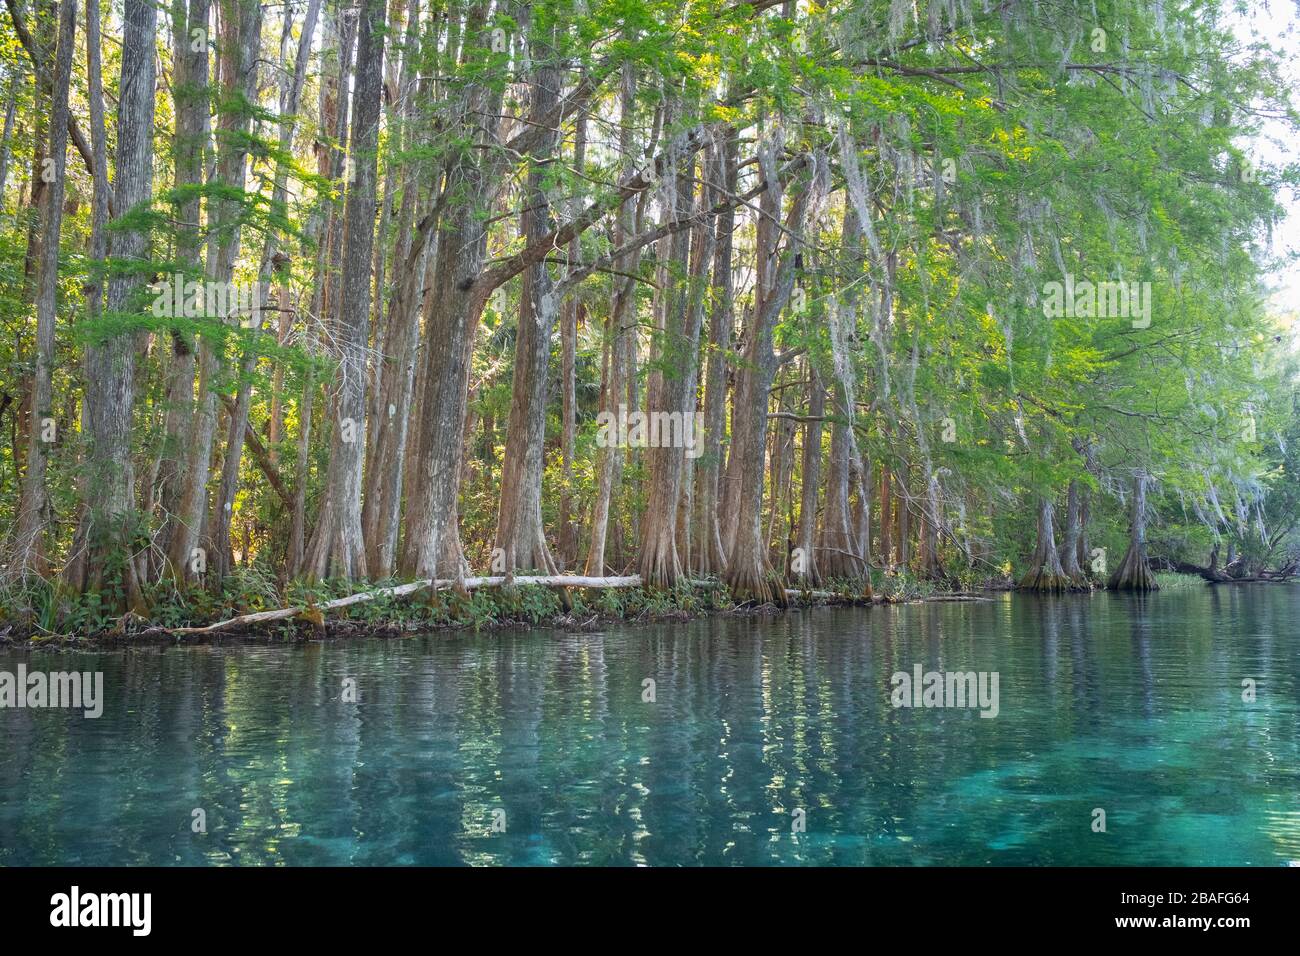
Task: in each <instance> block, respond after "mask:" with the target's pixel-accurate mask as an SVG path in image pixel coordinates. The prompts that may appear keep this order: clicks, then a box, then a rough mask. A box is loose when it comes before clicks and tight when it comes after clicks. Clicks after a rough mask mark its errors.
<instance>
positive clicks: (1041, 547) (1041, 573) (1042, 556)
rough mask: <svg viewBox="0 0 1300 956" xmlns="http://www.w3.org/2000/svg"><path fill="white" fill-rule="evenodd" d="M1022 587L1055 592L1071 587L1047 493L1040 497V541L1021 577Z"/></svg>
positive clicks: (1030, 589) (1050, 501)
mask: <svg viewBox="0 0 1300 956" xmlns="http://www.w3.org/2000/svg"><path fill="white" fill-rule="evenodd" d="M1020 587H1021V588H1022V589H1024V590H1027V591H1043V592H1048V593H1053V594H1055V593H1059V592H1061V591H1067V590H1069V587H1070V581H1069V579H1068V578H1067V577H1066V576H1065V572H1064V571H1063V570H1062V569H1061V558H1060V555H1059V553H1058V552H1057V550H1056V529H1055V527H1054V511H1053V508H1052V499H1051V498H1048V497H1047V496H1046V495H1043V496H1041V497H1040V498H1039V499H1038V542H1037V544H1036V545H1035V547H1034V553H1033V555H1032V556H1031V557H1030V559H1029V570H1028V571H1026V572H1025V575H1024V577H1022V578H1021V579H1020Z"/></svg>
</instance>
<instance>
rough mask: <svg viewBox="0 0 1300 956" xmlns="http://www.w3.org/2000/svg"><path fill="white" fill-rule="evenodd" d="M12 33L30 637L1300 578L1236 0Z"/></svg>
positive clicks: (6, 397) (144, 11)
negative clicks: (688, 597)
mask: <svg viewBox="0 0 1300 956" xmlns="http://www.w3.org/2000/svg"><path fill="white" fill-rule="evenodd" d="M5 2H6V6H7V15H5V16H3V17H0V109H3V111H4V126H3V143H2V144H0V323H2V324H3V333H4V334H3V335H2V336H0V422H2V423H3V430H4V432H3V433H4V442H3V447H2V448H0V519H2V520H3V526H4V559H3V562H4V565H3V573H2V574H0V579H2V581H0V583H2V584H3V587H2V588H0V604H2V605H3V616H4V617H6V618H8V619H10V620H16V619H25V620H28V621H34V622H35V626H36V627H38V628H42V629H46V630H55V629H60V630H66V629H69V628H72V629H77V628H89V629H94V628H96V627H107V626H110V625H111V623H112V621H113V620H114V619H115V618H116V617H117V616H119V615H121V614H123V613H124V612H126V611H128V610H129V611H132V612H134V613H135V614H138V615H141V616H145V617H150V616H152V617H154V618H155V619H165V620H166V621H168V622H171V623H186V622H190V621H195V620H200V619H203V618H205V617H211V616H215V615H219V614H221V613H226V612H228V611H229V610H231V609H236V610H238V609H248V608H255V607H262V606H271V607H273V606H278V605H279V604H283V603H286V602H287V601H290V600H300V599H301V597H300V596H301V594H302V593H303V592H302V590H301V589H302V588H310V587H315V586H321V587H325V586H328V587H330V588H333V589H334V591H333V593H340V592H342V593H346V592H349V591H356V590H359V589H360V588H361V587H363V586H364V585H363V584H362V583H361V582H371V581H379V580H385V579H390V578H394V577H396V578H402V579H406V580H411V579H421V578H430V577H442V578H451V579H459V578H463V577H464V576H466V575H469V574H471V573H472V574H489V573H493V574H512V573H513V572H515V571H519V572H524V571H531V572H534V573H540V574H549V575H554V574H558V573H565V572H570V573H575V574H585V575H587V576H591V577H606V576H610V575H617V574H639V575H640V576H641V580H642V582H643V583H644V584H645V585H647V586H649V587H650V588H651V589H665V590H672V589H679V588H681V587H682V586H683V585H684V584H686V583H687V582H689V581H691V580H697V581H698V580H703V579H715V580H717V581H720V582H721V584H723V585H725V586H726V589H727V591H726V593H728V594H729V595H730V597H731V598H732V599H733V600H736V601H757V602H766V601H778V602H781V601H784V598H785V590H784V588H785V587H787V586H788V587H798V588H809V587H834V588H839V589H843V590H846V591H849V592H856V593H866V592H867V591H869V589H870V588H871V587H872V586H873V579H874V585H875V587H877V588H880V587H881V586H882V583H884V582H889V581H922V582H932V583H933V584H934V585H935V586H940V587H967V586H971V585H974V584H980V583H987V582H998V581H1005V580H1015V581H1019V582H1020V583H1021V584H1022V585H1023V586H1027V587H1032V588H1037V589H1044V590H1060V589H1065V588H1074V587H1088V586H1091V585H1092V584H1093V583H1105V582H1106V581H1107V579H1108V578H1109V581H1110V584H1111V585H1112V586H1116V587H1129V588H1137V589H1144V588H1149V587H1152V586H1154V585H1155V581H1154V579H1153V578H1152V576H1151V571H1150V564H1151V561H1155V562H1156V563H1157V565H1159V566H1165V567H1169V566H1176V565H1178V564H1180V563H1185V564H1189V565H1196V566H1199V567H1201V568H1202V569H1203V571H1204V572H1205V573H1206V575H1207V576H1209V577H1211V578H1214V577H1219V578H1223V577H1232V578H1241V577H1256V576H1259V575H1260V574H1261V573H1265V574H1268V573H1276V572H1277V570H1278V569H1284V570H1285V569H1286V568H1287V567H1288V566H1291V565H1294V563H1295V559H1296V557H1297V551H1300V538H1298V537H1297V534H1296V531H1297V526H1298V525H1300V415H1298V411H1300V406H1298V404H1297V381H1298V379H1297V375H1296V354H1297V352H1296V343H1297V339H1296V336H1297V329H1296V326H1295V324H1294V320H1295V315H1296V310H1295V304H1294V303H1287V302H1281V301H1278V300H1277V299H1275V298H1274V299H1270V298H1269V297H1268V296H1267V295H1266V294H1265V292H1264V288H1263V285H1262V279H1263V277H1265V276H1266V275H1267V274H1268V273H1269V272H1270V271H1271V270H1273V269H1275V268H1276V267H1277V266H1278V262H1277V261H1276V255H1275V252H1274V250H1273V248H1272V246H1271V243H1270V234H1271V231H1272V228H1273V227H1274V225H1275V224H1277V223H1278V222H1279V221H1280V217H1281V209H1280V206H1279V204H1278V197H1279V196H1282V195H1283V194H1284V193H1285V192H1286V191H1289V190H1290V189H1292V188H1294V186H1295V185H1296V182H1297V178H1298V177H1297V170H1296V169H1295V168H1276V167H1269V166H1267V165H1263V164H1261V163H1259V162H1258V161H1257V160H1256V159H1255V158H1253V155H1252V142H1253V139H1252V137H1254V136H1255V135H1256V134H1257V133H1258V132H1259V131H1260V130H1261V128H1263V126H1264V124H1265V123H1271V124H1273V125H1274V126H1275V127H1276V125H1277V124H1279V123H1281V124H1285V125H1286V126H1289V127H1290V128H1292V129H1294V121H1295V119H1296V115H1295V112H1294V110H1293V108H1292V105H1291V102H1290V97H1291V95H1292V91H1291V90H1290V89H1289V88H1288V87H1287V86H1286V85H1285V83H1284V82H1283V80H1282V77H1281V68H1282V65H1283V64H1282V63H1281V60H1280V56H1279V55H1278V54H1277V53H1274V52H1272V51H1271V50H1270V49H1269V47H1268V46H1267V41H1268V40H1269V38H1267V37H1265V38H1260V40H1259V42H1258V43H1256V44H1251V43H1248V42H1245V41H1243V40H1242V39H1241V38H1240V36H1239V35H1238V34H1239V33H1240V32H1241V31H1236V32H1235V33H1234V31H1232V30H1230V29H1229V28H1228V24H1227V22H1226V20H1225V13H1226V7H1225V5H1224V4H1222V3H1220V2H1216V0H1204V2H1198V0H1192V2H1175V0H1142V2H1132V0H1117V2H1111V0H1098V2H1095V3H1094V2H1091V0H1087V2H1074V0H1036V2H1035V0H846V2H839V0H831V2H830V3H828V4H827V5H825V6H821V5H818V4H815V3H810V2H798V3H796V2H786V3H780V2H773V0H686V2H661V0H546V2H535V3H524V2H512V0H498V2H488V0H361V2H359V3H357V2H349V0H287V2H283V3H280V2H268V3H265V4H263V3H260V2H257V0H171V2H166V0H164V2H161V3H153V2H148V0H122V2H121V3H114V2H112V0H109V2H107V3H106V4H105V5H104V6H102V7H101V5H100V0H63V2H55V0H5ZM1119 282H1123V283H1125V287H1124V288H1125V290H1126V293H1127V292H1128V291H1132V292H1133V293H1134V297H1133V298H1132V299H1131V300H1129V301H1131V302H1132V304H1134V305H1139V304H1140V303H1141V301H1142V295H1143V294H1145V295H1147V296H1149V299H1147V300H1146V301H1147V302H1148V304H1149V312H1148V311H1141V312H1140V313H1138V314H1135V313H1134V312H1132V311H1129V310H1124V311H1122V312H1121V313H1120V314H1116V311H1115V306H1116V305H1117V304H1118V302H1119V301H1120V300H1119V299H1118V298H1116V297H1113V296H1112V297H1111V299H1110V301H1109V303H1108V302H1107V296H1106V294H1105V293H1106V288H1107V287H1105V286H1102V285H1101V284H1103V283H1119ZM1054 283H1055V284H1058V285H1055V286H1053V284H1054ZM1089 284H1091V285H1090V287H1091V288H1094V289H1097V288H1098V287H1100V289H1101V291H1102V293H1103V294H1102V295H1101V296H1100V302H1099V301H1098V300H1097V299H1096V298H1093V299H1089V298H1088V297H1087V294H1086V293H1084V292H1082V291H1081V290H1082V289H1083V288H1084V287H1086V286H1089ZM1130 284H1131V285H1130ZM1062 288H1064V289H1065V293H1064V294H1065V299H1066V301H1065V306H1064V308H1061V307H1060V305H1061V298H1060V294H1059V293H1060V290H1061V289H1062ZM1109 288H1110V289H1111V291H1113V290H1114V289H1115V288H1116V286H1110V287H1109ZM196 289H197V290H200V293H201V294H196V292H195V290H196ZM202 290H207V292H206V293H203V292H202ZM249 290H255V291H257V292H259V293H260V295H259V296H251V295H248V294H247V293H248V292H249ZM216 291H219V292H220V293H221V294H220V295H219V296H218V295H216V294H215V292H216ZM1054 296H1055V298H1053V297H1054ZM223 300H224V301H223ZM1107 305H1109V308H1107V307H1106V306H1107ZM177 306H179V308H177ZM602 412H603V413H606V414H613V415H616V416H617V415H620V414H623V415H627V414H630V413H633V412H648V413H651V414H654V413H677V414H679V415H682V414H684V415H686V416H687V419H686V421H688V422H689V421H692V420H693V419H691V418H690V416H700V418H701V420H702V422H703V426H702V431H701V432H700V435H701V440H702V446H700V447H697V448H689V449H688V448H683V447H628V446H624V447H617V446H614V447H611V446H610V444H609V442H606V441H603V440H602V439H603V438H604V437H605V433H604V432H602V428H601V422H602V421H604V420H605V419H603V418H601V417H600V416H601V413H602ZM688 430H689V426H688ZM678 444H679V445H680V442H679V443H678ZM1270 569H1271V570H1270ZM313 582H314V583H313ZM295 589H297V590H295ZM295 595H298V597H295Z"/></svg>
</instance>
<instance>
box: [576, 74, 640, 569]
mask: <svg viewBox="0 0 1300 956" xmlns="http://www.w3.org/2000/svg"><path fill="white" fill-rule="evenodd" d="M620 104H621V105H620V122H619V134H618V142H619V152H620V153H621V155H622V156H623V177H624V178H625V179H626V178H629V177H630V176H631V175H632V172H633V168H634V167H633V154H632V145H633V143H632V133H633V129H634V127H633V125H632V123H633V117H634V114H635V110H636V74H635V73H634V72H633V70H632V66H631V64H630V63H627V64H624V65H623V75H622V83H621V92H620ZM634 215H635V213H634V211H633V207H632V204H631V203H624V204H623V205H622V206H621V207H620V208H619V210H618V212H617V213H616V214H615V219H614V246H615V248H620V249H621V248H622V247H623V244H624V243H625V242H627V240H628V238H629V237H630V236H631V234H632V231H633V230H634V229H635V227H636V226H635V222H634V219H633V217H634ZM639 259H640V256H639V255H634V256H622V257H620V258H619V259H618V260H616V261H615V263H614V268H615V270H616V271H617V272H619V273H621V274H620V275H616V276H614V279H613V283H614V297H613V302H612V303H611V304H610V310H609V320H608V323H607V324H606V326H605V349H606V351H607V352H608V354H609V361H608V364H607V367H606V371H605V376H604V383H603V387H602V389H601V394H600V410H601V413H602V414H604V415H606V416H614V417H615V418H616V419H617V417H618V411H619V406H620V405H622V404H623V403H624V401H625V399H624V395H625V394H626V390H627V375H628V354H629V350H630V349H632V348H633V347H634V345H633V336H634V335H635V334H636V333H635V323H634V318H635V315H634V309H635V306H636V302H635V295H636V283H635V280H634V279H632V278H630V276H631V274H632V273H633V272H634V271H635V266H636V262H637V261H639ZM625 454H626V452H625V450H624V449H623V448H621V447H620V446H618V445H617V444H616V443H610V444H607V445H606V446H605V447H603V448H601V449H599V451H598V452H597V456H596V500H595V502H594V503H593V505H592V509H591V540H590V542H588V545H587V564H586V572H587V574H588V575H590V576H592V577H600V576H601V575H603V574H604V573H605V550H606V547H605V541H606V535H607V532H608V528H609V513H610V502H611V500H612V497H613V493H614V489H615V488H616V487H617V486H618V483H619V478H620V477H621V476H622V471H623V458H624V455H625Z"/></svg>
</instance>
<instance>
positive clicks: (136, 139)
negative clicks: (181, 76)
mask: <svg viewBox="0 0 1300 956" xmlns="http://www.w3.org/2000/svg"><path fill="white" fill-rule="evenodd" d="M122 25H123V31H122V61H121V62H122V75H121V81H120V83H119V85H118V89H119V90H120V91H121V94H120V98H119V100H118V107H117V157H116V176H115V177H114V181H113V188H114V196H113V199H114V205H115V206H116V208H117V210H118V215H119V216H121V215H123V214H126V213H128V212H130V211H133V210H135V209H137V208H139V207H140V206H141V205H142V204H144V203H148V202H149V201H150V199H151V198H152V193H153V128H154V115H153V112H154V92H155V75H154V63H155V52H156V51H155V49H154V45H155V41H156V37H155V32H156V27H157V6H156V5H155V4H154V3H153V2H151V0H126V3H125V7H124V10H123V21H122ZM111 251H112V257H113V259H114V260H115V261H117V262H138V261H143V260H145V259H147V258H148V235H147V233H146V232H145V231H143V230H140V229H131V228H123V229H120V230H118V231H116V232H114V233H113V234H112V250H111ZM144 292H145V286H144V283H143V282H142V281H141V277H140V276H139V275H138V274H137V273H135V272H134V271H128V270H123V271H121V272H119V273H118V274H116V275H113V276H112V277H111V278H110V279H109V282H108V297H107V309H108V311H109V312H122V313H129V312H136V313H143V312H144V310H145V306H146V303H145V301H144V295H143V293H144ZM135 358H136V333H135V332H134V331H130V330H127V331H117V332H115V333H111V334H108V335H101V336H98V337H96V338H95V339H94V340H93V341H92V344H91V345H90V346H89V347H88V349H87V356H86V377H87V381H86V420H87V423H88V425H89V432H90V436H89V437H90V457H89V465H90V474H91V476H92V477H91V479H90V481H89V482H88V488H87V495H88V498H87V500H89V501H93V502H95V505H94V506H92V507H90V508H88V509H87V510H86V511H85V512H84V513H83V516H82V524H81V528H80V529H79V531H78V535H77V537H78V539H79V543H81V544H82V545H83V546H84V549H85V557H84V560H78V561H77V562H76V563H75V564H74V566H73V567H74V571H73V573H72V574H70V575H69V583H70V584H71V585H72V586H73V587H74V588H75V589H76V590H79V591H87V590H93V591H97V592H99V593H100V595H101V596H102V597H103V600H104V605H106V607H107V609H108V610H109V611H110V612H117V613H123V612H125V611H126V610H127V609H128V608H129V609H132V610H134V611H136V613H141V614H143V613H146V612H147V608H146V607H145V602H144V596H143V594H142V592H141V590H140V582H139V578H138V577H137V575H136V563H135V560H134V552H135V550H136V548H137V546H138V545H139V544H140V538H141V529H140V526H139V515H138V513H136V512H135V510H134V505H135V492H134V484H135V482H134V476H133V473H132V469H131V415H132V410H133V408H134V399H135Z"/></svg>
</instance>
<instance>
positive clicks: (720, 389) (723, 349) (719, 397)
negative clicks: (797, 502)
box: [694, 130, 739, 576]
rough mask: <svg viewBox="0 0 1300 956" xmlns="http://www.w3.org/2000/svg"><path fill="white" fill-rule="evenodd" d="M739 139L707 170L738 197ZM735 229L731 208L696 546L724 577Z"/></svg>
mask: <svg viewBox="0 0 1300 956" xmlns="http://www.w3.org/2000/svg"><path fill="white" fill-rule="evenodd" d="M738 149H739V142H738V137H737V135H736V133H735V131H734V130H733V131H729V132H728V133H727V135H726V139H725V140H724V142H723V145H722V148H721V149H720V150H718V151H717V152H716V153H715V156H716V161H714V162H711V163H710V166H709V168H710V169H711V170H712V171H713V172H712V174H711V175H710V177H709V178H710V180H711V181H713V182H720V183H721V184H722V188H723V189H724V190H725V191H726V192H727V193H728V194H735V192H736V180H737V170H736V162H737V152H738ZM735 228H736V211H735V209H734V208H733V207H731V206H730V205H728V206H727V208H726V210H725V211H724V212H722V213H721V214H720V215H719V216H718V218H717V220H716V223H715V228H714V239H713V242H714V246H713V295H712V308H711V309H710V311H709V350H708V366H707V372H706V375H705V380H704V450H703V454H702V455H701V456H700V458H699V460H698V461H697V462H696V463H695V474H696V481H697V483H698V490H697V492H696V496H695V497H696V522H695V527H696V529H697V530H696V541H697V543H696V546H695V555H694V558H695V562H694V564H695V569H696V571H697V572H698V573H699V574H700V575H702V576H708V575H711V574H717V573H720V572H721V571H722V570H723V568H724V567H726V552H725V550H724V549H723V546H722V528H721V523H720V521H719V520H718V512H719V509H720V498H719V479H720V477H721V474H722V461H723V438H724V435H725V432H726V428H727V352H728V351H729V350H730V348H731V331H732V323H733V322H734V297H733V291H732V270H731V253H732V246H733V243H732V233H733V231H734V230H735Z"/></svg>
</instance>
